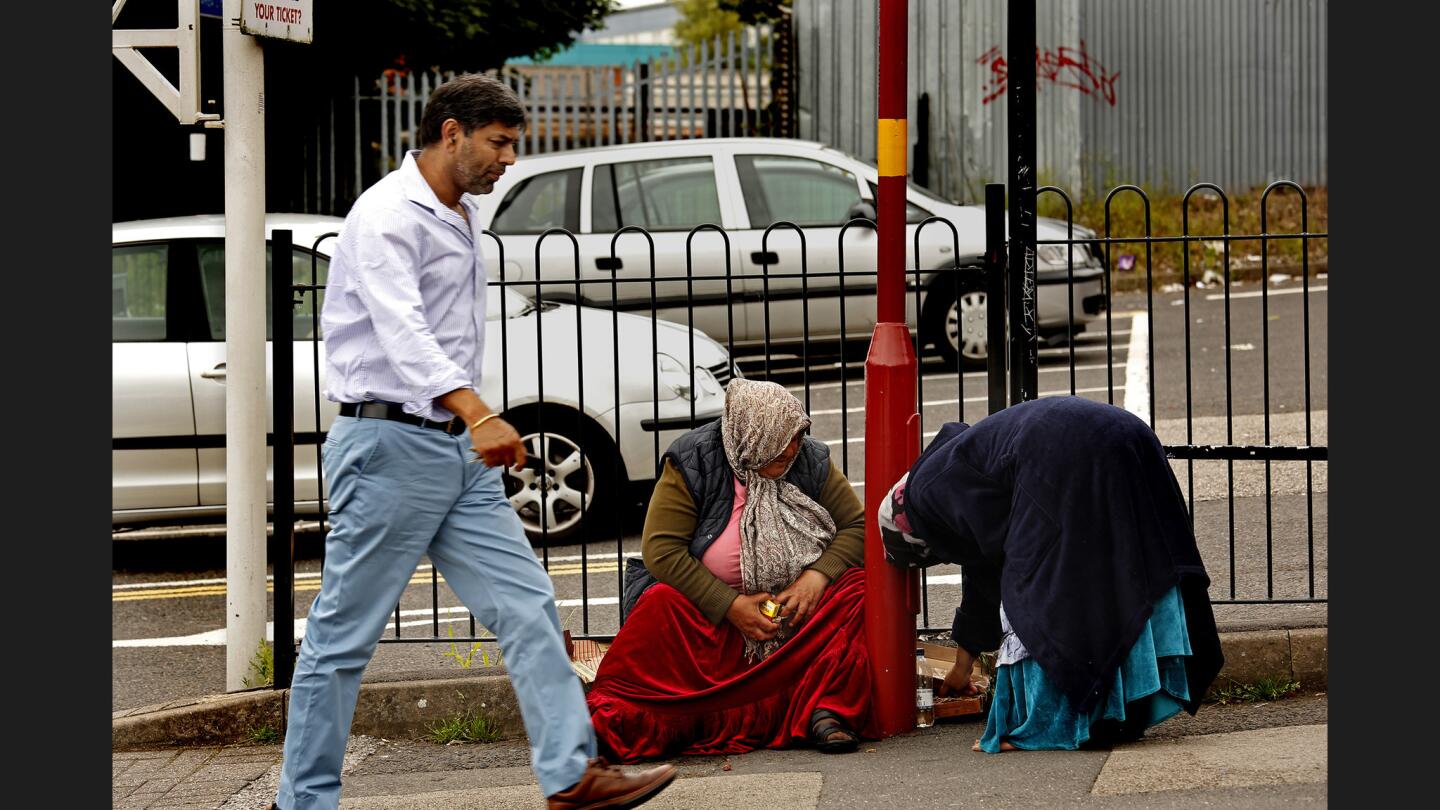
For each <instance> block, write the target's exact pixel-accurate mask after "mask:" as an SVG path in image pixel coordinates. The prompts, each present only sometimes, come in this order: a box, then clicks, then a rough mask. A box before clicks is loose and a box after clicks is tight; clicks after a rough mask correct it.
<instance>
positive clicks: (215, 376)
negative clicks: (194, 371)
mask: <svg viewBox="0 0 1440 810" xmlns="http://www.w3.org/2000/svg"><path fill="white" fill-rule="evenodd" d="M200 376H201V377H203V378H205V379H207V380H219V381H224V379H225V364H224V363H221V364H220V365H218V366H216V367H215V368H212V369H210V370H209V371H202V372H200Z"/></svg>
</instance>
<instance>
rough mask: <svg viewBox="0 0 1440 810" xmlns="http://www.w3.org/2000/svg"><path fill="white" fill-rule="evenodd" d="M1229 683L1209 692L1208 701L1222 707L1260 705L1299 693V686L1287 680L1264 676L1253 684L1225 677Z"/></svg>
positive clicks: (1295, 682)
mask: <svg viewBox="0 0 1440 810" xmlns="http://www.w3.org/2000/svg"><path fill="white" fill-rule="evenodd" d="M1225 680H1227V681H1229V682H1230V683H1229V684H1228V685H1226V686H1222V687H1219V688H1212V689H1211V690H1210V699H1211V700H1213V701H1214V702H1215V703H1219V704H1220V705H1222V706H1225V705H1229V704H1231V703H1261V702H1268V701H1272V700H1279V699H1281V698H1286V697H1290V696H1291V695H1293V694H1295V693H1296V692H1299V691H1300V684H1299V683H1298V682H1297V681H1292V680H1290V679H1289V678H1273V677H1269V676H1266V677H1264V678H1260V679H1259V680H1257V681H1255V682H1254V683H1241V682H1239V681H1237V680H1235V679H1234V678H1230V677H1226V678H1225Z"/></svg>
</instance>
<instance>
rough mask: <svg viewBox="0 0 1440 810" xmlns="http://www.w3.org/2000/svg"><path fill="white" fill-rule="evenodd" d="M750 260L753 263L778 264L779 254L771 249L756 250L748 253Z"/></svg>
mask: <svg viewBox="0 0 1440 810" xmlns="http://www.w3.org/2000/svg"><path fill="white" fill-rule="evenodd" d="M750 261H752V262H754V263H755V264H779V263H780V254H778V253H776V252H775V251H773V250H766V251H759V250H757V251H755V252H754V253H751V254H750Z"/></svg>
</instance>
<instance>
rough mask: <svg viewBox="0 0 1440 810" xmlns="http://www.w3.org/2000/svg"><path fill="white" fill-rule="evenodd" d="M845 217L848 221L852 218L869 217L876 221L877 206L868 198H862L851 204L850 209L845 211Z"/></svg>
mask: <svg viewBox="0 0 1440 810" xmlns="http://www.w3.org/2000/svg"><path fill="white" fill-rule="evenodd" d="M845 219H846V221H849V220H852V219H868V220H870V221H871V222H874V221H875V219H876V217H875V206H873V205H871V204H870V202H869V201H868V200H860V201H858V202H856V203H855V204H854V205H852V206H850V210H849V211H846V212H845Z"/></svg>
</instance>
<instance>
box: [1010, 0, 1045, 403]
mask: <svg viewBox="0 0 1440 810" xmlns="http://www.w3.org/2000/svg"><path fill="white" fill-rule="evenodd" d="M1009 9H1010V13H1009V21H1008V26H1009V32H1008V38H1007V50H1006V61H1007V63H1008V71H1009V72H1008V74H1007V77H1006V81H1007V82H1008V85H1009V110H1008V111H1007V112H1008V124H1009V131H1010V252H1009V253H1010V272H1009V280H1010V290H1009V292H1010V323H1011V328H1010V357H1011V368H1012V371H1011V374H1010V401H1011V402H1012V403H1016V402H1024V401H1026V400H1030V399H1035V398H1036V397H1037V396H1039V391H1038V390H1037V389H1038V387H1039V362H1040V334H1039V331H1038V330H1037V329H1036V325H1035V238H1036V231H1035V189H1036V177H1035V175H1036V166H1035V2H1034V0H1017V2H1013V3H1010V4H1009Z"/></svg>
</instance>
